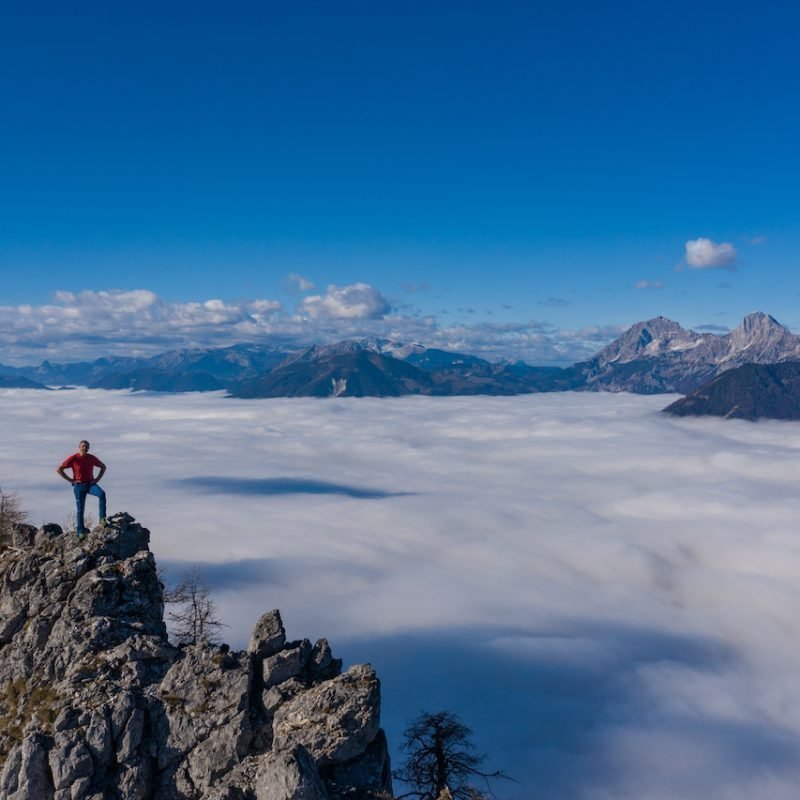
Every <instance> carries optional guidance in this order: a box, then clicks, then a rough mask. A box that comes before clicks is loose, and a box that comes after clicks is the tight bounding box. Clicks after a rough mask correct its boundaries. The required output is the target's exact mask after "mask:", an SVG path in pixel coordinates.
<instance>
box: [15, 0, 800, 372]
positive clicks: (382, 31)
mask: <svg viewBox="0 0 800 800" xmlns="http://www.w3.org/2000/svg"><path fill="white" fill-rule="evenodd" d="M798 24H800V12H798V11H797V9H796V8H795V7H794V6H793V5H792V4H789V3H782V2H780V3H767V4H760V5H755V4H730V3H724V4H723V3H713V2H700V3H684V2H673V3H669V4H651V3H635V2H630V3H626V2H615V3H603V4H600V3H590V2H571V3H569V2H563V3H562V2H560V3H548V4H544V3H522V2H519V3H518V2H506V3H499V4H497V3H495V4H491V5H490V4H488V3H474V2H459V3H450V2H441V3H435V4H431V3H421V2H403V3H380V4H375V3H368V2H360V3H359V2H350V1H349V0H344V1H343V2H338V3H336V4H331V3H320V2H304V3H299V4H297V3H296V4H287V3H275V2H263V3H238V4H233V5H230V6H226V7H225V8H224V9H223V8H222V7H221V6H219V4H216V3H208V2H192V3H182V2H175V3H170V4H156V3H148V2H145V3H139V4H136V5H135V6H133V5H131V6H127V7H124V6H122V5H121V4H113V5H110V4H100V3H85V4H82V5H81V6H80V12H79V13H77V12H76V10H75V8H74V7H73V8H70V7H67V6H64V5H63V4H56V3H52V2H45V3H38V4H30V3H28V4H23V3H17V2H9V3H5V4H4V5H3V10H2V12H0V93H1V94H0V99H1V100H2V107H3V124H2V126H0V152H2V153H3V157H2V161H0V277H2V282H3V295H2V301H1V302H2V303H4V304H5V305H6V306H7V309H6V310H7V313H6V314H4V315H3V317H2V320H3V325H4V327H5V328H6V330H5V331H4V332H2V333H4V334H5V335H4V336H2V343H3V345H4V346H5V347H6V348H7V349H8V348H11V349H13V350H14V353H13V354H12V355H13V357H14V358H17V357H18V358H23V355H25V354H24V353H23V351H24V349H25V347H24V345H25V341H23V340H22V339H23V338H24V337H22V335H20V336H19V337H17V339H14V334H13V330H14V329H16V326H15V325H14V324H13V318H14V313H16V312H15V311H14V310H15V309H18V307H19V306H23V307H24V306H27V305H30V306H32V307H33V309H34V311H33V312H32V313H33V314H34V316H36V315H40V314H41V315H43V316H46V315H47V314H48V313H50V312H48V311H47V310H41V309H40V308H39V307H45V309H46V308H50V307H52V306H53V305H56V306H58V305H59V303H60V304H61V305H64V303H67V305H69V302H68V301H65V300H63V296H62V300H61V301H54V297H55V294H54V293H55V292H58V291H61V292H64V291H66V292H72V293H73V294H75V295H77V294H79V293H81V292H112V293H113V292H115V291H117V292H122V293H129V292H131V291H133V290H147V291H149V292H152V293H153V294H154V295H155V296H157V297H158V299H159V301H160V302H163V303H164V304H167V305H168V306H169V305H170V304H191V303H195V304H198V303H199V304H202V303H203V302H205V301H208V300H221V301H223V302H224V303H227V304H240V305H241V304H247V303H248V302H251V301H253V300H257V299H260V300H264V301H270V302H273V303H275V304H280V308H278V307H277V305H276V306H275V307H276V311H275V312H274V315H273V319H272V323H271V324H272V326H273V327H272V328H270V330H274V331H275V332H276V333H285V332H286V330H287V327H286V326H287V325H288V324H289V323H290V322H291V320H292V318H296V317H297V316H298V308H297V304H298V303H300V302H301V301H302V298H303V297H304V296H312V297H320V298H322V299H323V300H324V299H325V298H327V297H329V294H330V293H329V290H328V287H330V286H335V287H339V288H342V287H349V286H352V285H354V284H363V285H365V286H368V287H370V289H371V290H373V291H374V292H375V293H377V295H379V296H380V299H379V300H378V301H377V302H376V304H373V305H371V306H370V310H368V311H367V312H366V313H365V314H364V315H363V316H362V317H358V315H357V314H349V315H345V316H343V317H336V315H335V313H334V312H332V311H331V310H330V309H331V308H332V306H331V305H330V304H329V306H328V309H329V310H328V312H327V316H326V319H327V320H328V323H329V324H328V326H327V327H326V329H325V330H324V331H323V330H321V329H320V328H319V326H317V327H314V326H310V327H309V326H306V328H305V329H304V330H305V331H306V332H307V335H308V336H310V337H318V338H325V337H327V338H331V337H333V338H335V337H336V336H337V335H339V334H341V335H351V334H353V333H359V332H369V331H370V329H371V328H372V329H374V331H375V332H377V333H381V334H385V333H387V332H393V333H395V334H398V335H404V334H405V335H406V336H408V337H411V336H416V335H417V334H418V333H419V332H420V320H425V322H424V324H423V325H422V330H423V331H424V330H425V328H426V327H427V328H428V329H431V328H432V327H433V328H435V330H436V331H437V332H438V334H439V338H438V339H437V343H439V344H451V345H458V344H461V345H465V346H466V345H470V344H472V345H473V346H474V348H477V349H481V347H484V348H485V349H486V352H487V353H489V352H490V351H491V352H492V353H495V352H496V353H500V352H504V354H507V355H519V356H523V357H526V358H527V359H528V360H532V361H535V360H537V356H538V360H540V361H555V360H559V358H560V359H561V360H565V361H568V360H570V358H571V357H573V356H576V357H577V356H578V355H580V352H581V348H583V349H584V350H586V349H589V350H590V349H591V348H592V347H595V345H597V344H599V343H600V342H601V340H603V338H606V339H607V338H608V337H609V336H610V335H611V334H613V332H614V330H616V329H618V328H619V327H621V326H626V325H628V324H630V323H632V322H635V321H636V320H639V319H645V318H648V317H651V316H654V315H657V314H664V315H666V316H669V317H672V318H674V319H677V320H678V321H680V322H681V323H682V324H684V325H685V326H687V327H688V326H692V327H699V326H703V325H713V326H719V327H720V328H725V327H732V326H735V325H736V324H737V323H738V321H739V320H740V318H741V317H742V316H743V315H744V314H745V313H747V312H749V311H752V310H756V309H759V310H764V311H767V312H769V313H772V314H773V315H774V316H776V317H777V318H778V319H779V320H780V321H782V322H784V323H785V324H787V325H789V326H790V327H794V328H798V327H800V314H798V313H797V312H796V310H795V308H796V306H797V296H798V292H800V278H799V277H798V271H797V269H796V268H795V267H796V265H797V253H798V250H799V249H800V223H798V217H797V201H796V187H797V185H798V184H799V183H800V162H799V160H798V157H797V152H796V141H797V130H798V122H799V121H800V113H799V112H798V110H797V103H796V98H797V97H798V96H800V86H799V85H798V84H800V55H799V54H798V49H797V47H796V45H795V41H794V37H795V33H796V31H797V29H798ZM705 239H708V240H709V245H708V247H709V248H711V249H710V250H709V251H708V253H709V255H708V257H707V258H706V259H705V261H703V262H702V263H701V264H699V265H698V264H695V265H690V264H688V263H687V260H686V257H687V250H686V246H687V243H688V242H695V241H697V240H705ZM725 246H729V249H728V250H722V251H720V250H719V249H715V248H719V247H723V248H724V247H725ZM725 253H728V254H729V255H728V256H725ZM291 274H294V275H296V276H300V277H302V279H303V281H302V282H301V281H299V279H295V280H291V279H289V278H288V276H289V275H291ZM310 284H313V287H311V286H310ZM301 286H303V287H306V288H305V289H304V290H303V289H301ZM637 287H638V288H637ZM111 296H112V297H113V296H114V295H113V294H112V295H111ZM124 296H127V295H125V294H123V297H124ZM83 297H84V301H85V302H84V303H83V304H82V305H80V307H79V313H81V314H82V315H87V316H89V317H91V315H92V308H93V304H92V298H91V295H88V294H85V295H83ZM106 299H107V298H106ZM122 302H124V301H122ZM103 303H105V305H106V306H107V305H108V303H106V301H105V300H103V301H102V302H101V303H100V305H101V306H102V305H103ZM94 313H96V314H99V313H101V309H97V310H95V312H94ZM300 316H302V313H301V314H300ZM387 316H388V317H389V323H387V320H386V318H387ZM357 318H358V319H361V321H362V324H361V326H360V327H359V328H358V330H356V329H355V328H354V327H353V324H352V323H353V320H354V319H357ZM336 319H340V320H344V322H345V324H342V325H341V326H339V327H337V325H336ZM9 320H12V321H11V322H10V321H9ZM500 325H512V326H517V327H518V328H519V330H525V331H527V334H526V335H527V336H528V338H527V339H525V340H524V341H525V342H527V344H525V343H520V341H517V340H515V342H513V343H509V342H508V341H505V342H504V343H500V344H498V343H497V342H495V346H494V350H492V349H491V347H490V344H488V343H489V342H490V340H491V335H492V334H491V331H492V330H495V329H496V328H497V326H500ZM476 326H477V327H476ZM493 326H494V327H493ZM470 330H478V331H480V332H481V333H480V335H476V336H474V337H472V338H471V336H470V334H469V331H470ZM10 331H11V332H10ZM448 331H450V333H452V335H447V332H448ZM581 331H583V332H584V333H581ZM586 331H594V332H595V333H593V334H589V335H588V338H587V334H586V333H585V332H586ZM259 335H263V331H262V332H261V333H260V334H259ZM295 335H299V334H298V333H297V332H296V331H295ZM203 336H204V334H203V333H202V331H200V329H198V333H197V336H196V337H195V338H194V339H192V338H191V337H185V341H182V342H177V343H178V344H181V343H182V344H193V343H201V342H202V340H203ZM531 336H534V337H535V336H545V337H549V339H548V342H552V343H553V347H554V348H555V350H552V348H551V350H548V349H547V348H546V347H538V346H537V347H532V346H531V345H530V341H531V339H530V337H531ZM592 336H594V337H595V338H591V337H592ZM208 338H209V340H214V337H213V336H210V337H208ZM506 338H507V337H506ZM577 341H580V342H581V344H580V346H579V347H578V346H573V345H574V343H575V342H577ZM41 345H42V342H41V341H39V342H38V346H39V347H40V349H41ZM54 347H55V345H51V346H50V350H53V348H54ZM98 347H99V345H98ZM559 347H561V350H559ZM14 348H16V349H14ZM537 348H538V349H537ZM56 349H57V348H56ZM75 352H76V354H77V351H75ZM81 352H83V351H81ZM86 352H88V351H86ZM48 353H49V354H51V355H52V353H50V352H49V351H48ZM31 354H33V350H31ZM0 360H9V359H0ZM12 360H13V359H12ZM23 360H25V359H24V358H23ZM27 360H30V358H29V359H27Z"/></svg>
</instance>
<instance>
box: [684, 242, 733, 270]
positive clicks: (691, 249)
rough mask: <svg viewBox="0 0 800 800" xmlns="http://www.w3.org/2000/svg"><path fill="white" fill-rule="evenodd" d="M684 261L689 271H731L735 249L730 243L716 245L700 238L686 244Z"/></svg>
mask: <svg viewBox="0 0 800 800" xmlns="http://www.w3.org/2000/svg"><path fill="white" fill-rule="evenodd" d="M685 260H686V263H687V264H688V265H689V267H690V268H691V269H732V268H733V264H734V262H735V261H736V248H735V247H734V246H733V245H732V244H731V243H730V242H722V243H721V244H717V242H713V241H712V240H711V239H706V238H704V237H702V236H701V237H700V238H699V239H690V240H689V241H688V242H686V255H685Z"/></svg>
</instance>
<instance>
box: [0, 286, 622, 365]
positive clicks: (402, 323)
mask: <svg viewBox="0 0 800 800" xmlns="http://www.w3.org/2000/svg"><path fill="white" fill-rule="evenodd" d="M443 316H444V312H443ZM470 316H471V317H472V319H470V320H469V321H467V320H462V321H458V322H455V323H452V324H449V325H448V324H443V323H442V322H441V321H440V320H439V319H437V318H436V317H434V316H422V315H420V314H419V313H418V312H417V311H416V310H415V309H403V308H396V309H394V310H392V309H390V304H389V302H388V301H387V300H386V298H385V297H384V296H383V295H382V294H381V292H380V291H378V290H377V289H375V288H374V287H372V286H369V285H368V284H364V283H356V284H352V285H350V286H330V287H328V291H327V292H326V294H324V295H313V296H310V297H306V298H305V299H304V300H303V301H302V302H300V304H299V305H298V306H297V309H296V312H294V313H292V312H289V311H286V310H284V308H283V307H282V305H281V303H280V302H278V301H276V300H270V299H264V298H258V299H252V300H239V301H235V302H232V301H223V300H221V299H219V298H211V299H208V300H199V301H193V302H169V301H166V300H164V299H163V298H161V297H159V296H158V295H157V294H155V293H154V292H151V291H148V290H146V289H139V290H135V291H119V290H106V291H85V292H79V293H73V292H57V293H56V294H55V296H54V302H53V303H50V304H46V305H40V306H32V305H28V304H26V305H18V306H0V347H2V358H0V360H2V362H3V363H4V364H15V365H21V364H32V363H38V362H39V361H41V360H42V359H44V358H46V359H49V360H51V361H61V362H64V361H78V360H84V359H86V360H91V359H95V358H98V357H101V356H111V355H153V354H155V353H159V352H163V351H165V350H169V349H173V348H177V347H212V346H213V347H223V346H226V345H231V344H235V343H238V342H259V343H269V344H273V345H275V346H279V347H284V348H286V349H291V348H294V347H303V346H307V345H309V344H317V343H318V344H324V343H328V342H333V341H339V340H341V339H346V338H359V337H364V336H378V337H383V338H388V339H396V340H398V341H401V342H420V343H422V344H425V345H427V346H429V347H440V348H442V349H445V350H461V351H466V352H470V353H474V354H476V355H479V356H482V357H483V358H486V359H488V360H496V359H501V358H511V359H523V360H525V361H527V362H528V363H531V364H569V363H572V362H574V361H580V360H583V359H586V358H589V357H590V356H592V355H593V354H594V353H595V352H597V350H599V349H600V348H601V347H603V346H605V345H606V344H607V343H608V341H609V340H610V339H611V338H613V337H614V336H615V335H617V334H618V333H619V332H621V330H622V329H621V328H620V327H618V326H596V327H593V328H585V329H583V330H578V331H576V330H560V329H558V328H557V327H555V326H553V325H551V324H549V323H547V322H543V321H540V320H534V319H528V320H522V321H518V322H507V323H496V322H491V321H483V320H479V319H476V315H474V314H472V315H470Z"/></svg>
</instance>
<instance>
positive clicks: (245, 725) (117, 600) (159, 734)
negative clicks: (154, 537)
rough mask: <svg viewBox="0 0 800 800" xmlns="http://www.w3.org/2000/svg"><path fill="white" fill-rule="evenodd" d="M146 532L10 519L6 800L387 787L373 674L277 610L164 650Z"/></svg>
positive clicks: (288, 796) (296, 797) (251, 798)
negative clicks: (294, 636) (227, 634)
mask: <svg viewBox="0 0 800 800" xmlns="http://www.w3.org/2000/svg"><path fill="white" fill-rule="evenodd" d="M148 542H149V531H148V530H147V529H146V528H143V527H142V526H141V525H139V524H138V523H137V522H136V521H135V519H134V518H133V517H132V516H131V515H130V514H127V513H126V512H123V513H121V514H116V515H114V516H113V517H110V518H109V520H108V524H107V525H105V526H98V527H96V528H95V529H94V530H93V531H92V532H91V534H90V535H89V536H88V537H87V538H86V539H85V540H84V541H83V542H79V541H78V540H77V538H76V537H75V536H74V535H73V534H70V533H64V532H63V531H62V530H61V528H60V527H59V526H57V525H45V526H44V527H42V528H40V529H38V530H37V529H33V528H31V527H30V526H17V528H16V530H15V531H14V534H13V536H12V545H11V546H10V547H6V548H5V549H2V550H0V798H3V800H105V799H106V798H113V800H338V798H342V800H344V798H345V797H348V798H354V797H364V798H366V797H370V796H371V795H373V794H375V793H376V792H387V791H389V792H390V791H391V782H390V780H389V778H388V774H389V773H388V763H389V762H388V755H387V748H386V743H385V737H384V736H383V734H382V732H381V731H380V729H379V708H380V698H379V684H378V680H377V678H376V677H375V674H374V672H373V671H372V669H371V668H370V667H368V666H365V665H362V666H356V667H351V668H350V670H348V671H347V672H346V673H344V674H340V672H341V661H340V660H338V659H335V658H333V655H332V653H331V650H330V646H329V645H328V643H327V641H325V640H324V639H323V640H320V641H318V642H317V643H316V644H315V645H314V646H312V645H311V643H310V642H309V641H308V640H307V639H302V640H299V641H294V642H287V640H286V632H285V630H284V628H283V623H282V621H281V617H280V613H279V612H278V611H277V610H275V611H270V612H268V613H266V614H264V615H263V616H262V617H261V619H260V620H259V621H258V623H257V625H256V627H255V630H254V631H253V635H252V637H251V639H250V644H249V647H248V649H247V650H246V651H241V652H235V651H231V650H230V648H228V646H227V645H221V646H215V645H210V644H208V643H199V644H195V645H191V646H181V647H175V646H173V645H172V644H171V643H170V642H169V640H168V637H167V630H166V627H165V625H164V619H163V611H164V587H163V586H162V585H161V583H160V581H159V579H158V574H157V571H156V564H155V560H154V559H153V555H152V553H151V552H150V550H149V547H148Z"/></svg>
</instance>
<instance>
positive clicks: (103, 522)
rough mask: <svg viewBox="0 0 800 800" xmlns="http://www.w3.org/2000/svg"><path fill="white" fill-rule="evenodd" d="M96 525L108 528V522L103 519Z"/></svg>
mask: <svg viewBox="0 0 800 800" xmlns="http://www.w3.org/2000/svg"><path fill="white" fill-rule="evenodd" d="M97 524H98V525H100V526H102V527H103V528H106V527H108V520H107V519H106V518H105V517H100V521H99V522H98V523H97Z"/></svg>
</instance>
